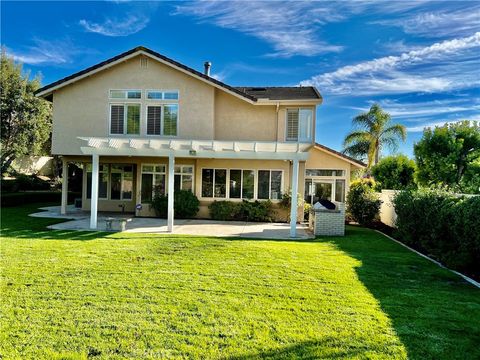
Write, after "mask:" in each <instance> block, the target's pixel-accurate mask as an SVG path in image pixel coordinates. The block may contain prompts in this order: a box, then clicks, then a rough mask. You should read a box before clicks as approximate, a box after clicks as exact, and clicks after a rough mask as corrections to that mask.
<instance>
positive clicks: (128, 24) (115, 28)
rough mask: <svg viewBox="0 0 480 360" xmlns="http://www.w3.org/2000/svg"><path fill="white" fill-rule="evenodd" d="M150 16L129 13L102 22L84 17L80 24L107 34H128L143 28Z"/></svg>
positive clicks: (92, 30) (90, 29)
mask: <svg viewBox="0 0 480 360" xmlns="http://www.w3.org/2000/svg"><path fill="white" fill-rule="evenodd" d="M149 21H150V17H148V16H146V15H144V14H127V16H126V17H124V18H106V19H105V20H104V21H103V22H102V23H95V22H93V21H88V20H85V19H82V20H80V21H79V24H80V25H81V26H82V27H83V28H84V29H85V30H86V31H88V32H92V33H96V34H100V35H105V36H128V35H132V34H135V33H137V32H139V31H141V30H143V29H144V28H145V27H146V26H147V25H148V23H149Z"/></svg>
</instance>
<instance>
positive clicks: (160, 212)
mask: <svg viewBox="0 0 480 360" xmlns="http://www.w3.org/2000/svg"><path fill="white" fill-rule="evenodd" d="M199 205H200V202H199V201H198V199H197V197H196V196H195V195H194V194H193V193H192V192H191V191H189V190H177V191H175V193H174V195H173V212H174V216H175V217H176V218H177V219H189V218H192V217H194V216H195V215H197V213H198V210H199ZM152 207H153V209H155V213H156V214H157V216H158V217H160V218H163V219H166V218H167V216H168V196H167V195H156V196H155V197H154V198H153V201H152Z"/></svg>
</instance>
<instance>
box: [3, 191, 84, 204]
mask: <svg viewBox="0 0 480 360" xmlns="http://www.w3.org/2000/svg"><path fill="white" fill-rule="evenodd" d="M81 197H82V194H81V193H77V192H69V193H68V201H69V203H71V202H73V200H74V199H75V198H81ZM61 199H62V193H61V192H60V191H32V192H17V193H4V192H3V191H2V196H1V206H2V207H11V206H20V205H25V204H32V203H40V202H55V203H57V204H60V201H61Z"/></svg>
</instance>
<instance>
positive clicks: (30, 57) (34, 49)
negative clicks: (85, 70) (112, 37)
mask: <svg viewBox="0 0 480 360" xmlns="http://www.w3.org/2000/svg"><path fill="white" fill-rule="evenodd" d="M33 43H34V45H31V46H27V47H25V48H24V49H22V50H14V49H7V52H8V53H9V54H10V55H11V56H13V58H14V59H15V60H17V61H20V62H22V63H24V64H30V65H40V64H57V65H60V64H67V63H71V62H73V57H74V56H75V55H78V54H79V53H85V52H89V51H90V50H86V49H82V48H78V47H77V46H76V45H74V44H73V43H72V42H71V41H70V40H69V39H64V40H53V41H48V40H43V39H39V38H34V39H33Z"/></svg>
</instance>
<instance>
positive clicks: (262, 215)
mask: <svg viewBox="0 0 480 360" xmlns="http://www.w3.org/2000/svg"><path fill="white" fill-rule="evenodd" d="M208 208H209V210H210V217H211V218H212V219H214V220H237V221H258V222H270V221H272V220H273V215H274V212H273V204H272V202H271V201H270V200H267V201H258V200H256V201H247V200H243V201H242V202H233V201H214V202H213V203H211V204H210V205H209V206H208Z"/></svg>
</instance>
